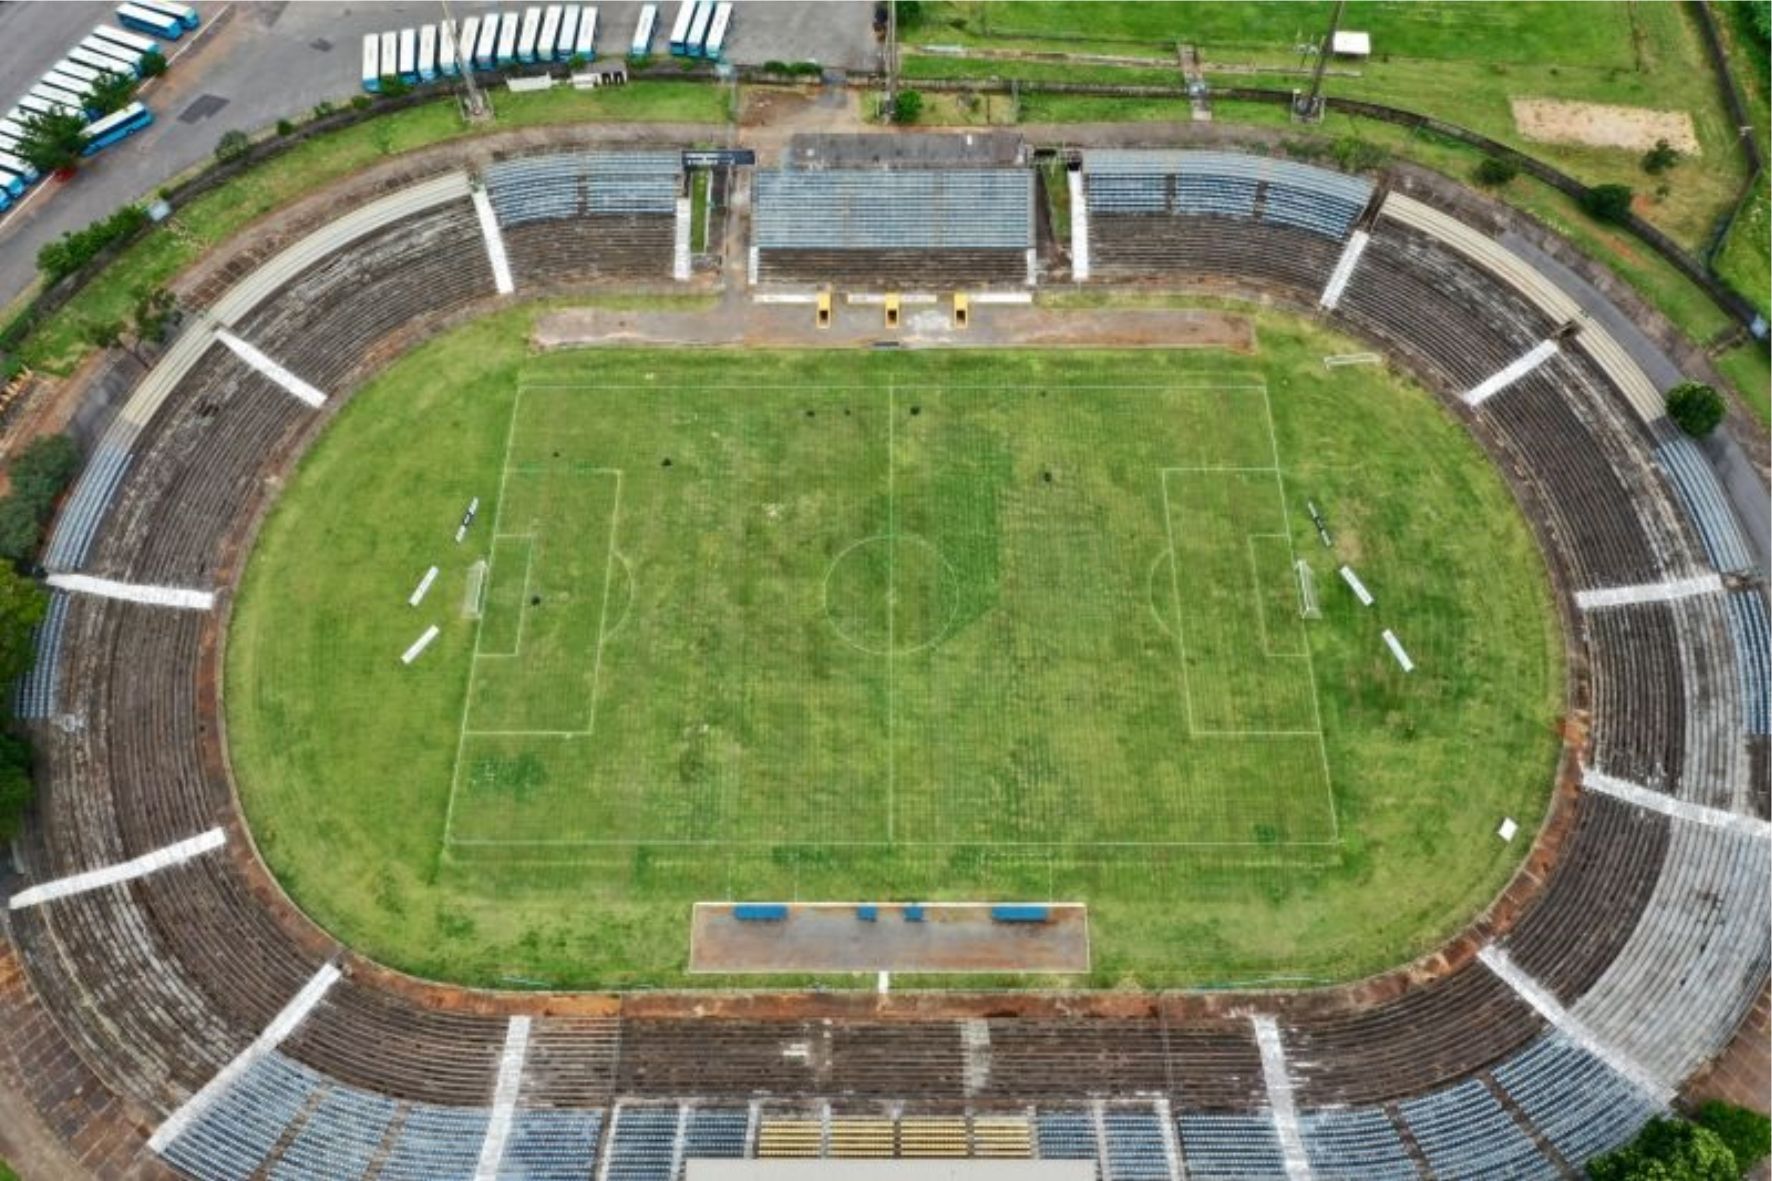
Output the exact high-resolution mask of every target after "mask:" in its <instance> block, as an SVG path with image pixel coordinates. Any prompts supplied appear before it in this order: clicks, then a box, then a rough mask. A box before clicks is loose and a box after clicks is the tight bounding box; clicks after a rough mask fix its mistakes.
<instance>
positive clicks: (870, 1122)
mask: <svg viewBox="0 0 1772 1181" xmlns="http://www.w3.org/2000/svg"><path fill="white" fill-rule="evenodd" d="M892 1133H893V1128H892V1121H891V1120H889V1119H833V1120H832V1121H831V1155H832V1156H864V1157H878V1156H891V1155H892V1141H893V1134H892Z"/></svg>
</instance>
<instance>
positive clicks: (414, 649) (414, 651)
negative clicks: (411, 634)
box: [400, 623, 440, 664]
mask: <svg viewBox="0 0 1772 1181" xmlns="http://www.w3.org/2000/svg"><path fill="white" fill-rule="evenodd" d="M439 630H440V629H439V628H438V627H437V625H436V624H434V623H433V624H432V625H431V626H430V627H427V628H425V630H424V631H423V632H422V633H421V634H420V635H419V637H418V639H416V640H414V641H412V646H411V647H410V648H408V649H406V651H405V652H403V653H402V654H401V656H400V663H401V664H411V663H412V662H413V661H415V660H417V659H418V658H419V655H420V654H421V653H423V652H424V650H425V649H426V648H429V647H430V646H431V641H432V640H434V639H436V638H437V632H438V631H439Z"/></svg>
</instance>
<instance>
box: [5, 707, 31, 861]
mask: <svg viewBox="0 0 1772 1181" xmlns="http://www.w3.org/2000/svg"><path fill="white" fill-rule="evenodd" d="M35 794H36V792H35V790H34V789H33V787H32V784H31V748H30V747H29V746H28V745H26V744H25V743H24V742H23V741H22V740H20V739H18V738H14V737H13V736H12V735H10V734H4V733H0V845H4V844H6V843H7V842H8V841H10V840H12V838H13V837H15V836H17V835H18V830H19V825H20V824H21V823H22V822H23V820H24V816H25V810H26V809H27V808H29V807H30V806H31V798H32V797H33V796H34V795H35Z"/></svg>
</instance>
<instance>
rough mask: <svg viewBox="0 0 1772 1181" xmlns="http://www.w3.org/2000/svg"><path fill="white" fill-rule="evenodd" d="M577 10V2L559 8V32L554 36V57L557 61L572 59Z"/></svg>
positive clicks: (575, 35)
mask: <svg viewBox="0 0 1772 1181" xmlns="http://www.w3.org/2000/svg"><path fill="white" fill-rule="evenodd" d="M578 11H579V5H577V4H568V5H567V6H566V7H565V8H562V9H561V10H560V34H559V36H557V37H555V38H554V57H555V59H556V60H558V61H571V60H572V56H573V49H572V47H573V46H574V45H577V44H578Z"/></svg>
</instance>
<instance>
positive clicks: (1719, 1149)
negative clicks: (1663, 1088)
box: [1587, 1119, 1741, 1181]
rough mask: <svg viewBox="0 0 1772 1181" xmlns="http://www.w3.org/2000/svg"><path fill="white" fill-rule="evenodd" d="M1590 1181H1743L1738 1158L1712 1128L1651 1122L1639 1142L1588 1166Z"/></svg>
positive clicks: (1681, 1122)
mask: <svg viewBox="0 0 1772 1181" xmlns="http://www.w3.org/2000/svg"><path fill="white" fill-rule="evenodd" d="M1587 1175H1588V1177H1589V1178H1590V1179H1591V1181H1740V1177H1741V1169H1740V1167H1739V1166H1738V1165H1737V1164H1736V1163H1735V1154H1734V1153H1732V1152H1730V1151H1729V1146H1728V1145H1727V1144H1725V1143H1723V1140H1722V1138H1721V1137H1720V1136H1718V1135H1717V1134H1716V1133H1715V1132H1713V1131H1711V1130H1710V1129H1709V1128H1701V1127H1699V1126H1698V1125H1697V1124H1689V1123H1687V1122H1686V1121H1684V1120H1675V1119H1652V1120H1650V1121H1649V1122H1648V1124H1646V1125H1645V1126H1644V1127H1643V1130H1642V1131H1641V1132H1639V1133H1637V1138H1636V1139H1635V1140H1632V1141H1631V1142H1630V1143H1629V1144H1626V1145H1625V1146H1624V1147H1623V1148H1620V1149H1618V1150H1617V1151H1616V1152H1610V1153H1607V1154H1606V1155H1605V1156H1601V1157H1595V1158H1594V1159H1593V1160H1591V1161H1589V1162H1588V1163H1587Z"/></svg>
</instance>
